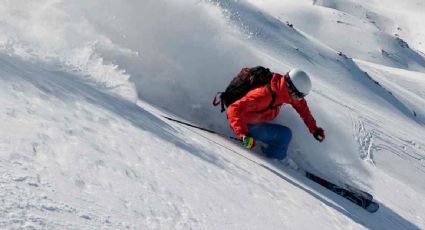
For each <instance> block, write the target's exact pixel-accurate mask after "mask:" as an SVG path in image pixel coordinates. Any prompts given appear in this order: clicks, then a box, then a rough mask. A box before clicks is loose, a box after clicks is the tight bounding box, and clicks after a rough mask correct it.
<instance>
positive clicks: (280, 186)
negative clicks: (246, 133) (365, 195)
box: [0, 0, 425, 229]
mask: <svg viewBox="0 0 425 230" xmlns="http://www.w3.org/2000/svg"><path fill="white" fill-rule="evenodd" d="M391 2H392V3H393V5H394V6H399V8H398V9H403V10H404V12H411V17H403V20H401V19H400V18H401V16H397V17H391V15H393V13H394V10H393V9H391V8H390V7H388V6H381V5H380V4H378V3H379V2H378V1H372V2H369V1H356V2H354V1H348V0H347V1H297V3H294V2H293V1H272V0H270V1H260V0H249V1H220V0H215V1H201V2H199V1H192V0H182V1H178V2H176V1H168V0H166V1H149V0H147V1H134V2H127V3H126V4H122V3H118V2H115V1H102V2H101V1H92V2H89V3H87V2H85V1H72V2H67V1H63V2H62V1H57V0H55V1H53V0H52V1H45V2H43V3H41V4H40V3H39V2H38V1H3V2H2V3H1V4H0V13H1V14H0V32H1V35H0V52H1V54H0V81H1V83H0V88H1V89H0V111H1V113H0V116H1V117H0V127H2V134H1V135H0V175H1V176H0V186H1V192H0V197H1V199H0V202H1V205H0V227H1V228H2V229H19V228H28V229H33V228H35V229H100V228H102V229H126V228H130V229H313V228H317V226H320V228H321V229H322V228H323V229H347V228H349V229H363V228H369V229H422V228H425V218H424V216H423V213H425V198H424V197H423V195H422V194H423V193H424V192H425V180H424V179H423V178H424V173H425V141H424V140H423V136H424V135H425V129H424V124H425V109H424V108H425V107H424V106H425V91H424V89H425V87H424V86H425V71H424V70H425V69H424V67H425V61H424V60H425V59H424V55H423V54H422V53H421V51H420V50H422V51H423V46H422V42H423V36H424V35H423V33H422V31H421V30H420V29H422V28H419V27H417V25H416V24H415V22H417V21H418V20H419V19H422V18H423V16H422V14H420V12H421V10H420V9H424V5H423V4H421V2H420V1H414V0H411V1H407V2H404V3H398V2H397V1H391ZM421 7H422V8H421ZM90 9H96V10H95V11H93V10H90ZM158 12H160V13H158ZM417 12H418V13H417ZM402 13H403V12H398V13H397V15H402ZM368 17H369V18H368ZM286 21H290V22H291V23H293V24H294V27H293V28H291V27H289V26H287V25H286ZM312 21H314V22H320V23H316V24H313V23H311V22H312ZM395 26H399V27H400V28H403V29H402V30H400V32H399V33H398V34H399V35H398V36H400V37H401V36H402V37H403V40H404V39H405V40H406V41H408V43H409V46H408V47H403V46H404V45H403V46H402V44H404V43H400V40H398V39H397V37H396V36H394V35H392V33H393V32H394V27H395ZM401 31H402V32H401ZM415 31H416V32H415ZM360 32H361V33H362V34H364V36H356V35H357V34H359V33H360ZM341 34H344V35H347V38H346V39H341ZM382 50H384V51H385V52H383V51H382ZM338 51H342V52H343V53H344V55H338ZM345 55H346V56H345ZM352 58H353V59H352ZM256 64H263V65H267V66H269V67H270V68H271V69H272V70H274V71H279V72H285V71H287V70H288V69H289V68H292V67H300V68H303V69H305V70H306V71H307V72H308V73H310V74H311V76H312V77H313V83H314V86H313V93H312V94H311V95H309V96H308V98H307V100H308V102H309V105H310V108H311V110H312V112H313V114H314V116H315V118H316V120H317V121H318V124H319V125H320V126H322V127H323V128H324V129H325V130H326V133H327V139H326V141H325V142H324V143H318V142H316V141H315V140H314V139H313V138H312V137H311V135H310V134H309V133H308V132H307V130H306V128H305V127H304V124H303V123H302V122H301V121H300V119H299V117H298V115H296V113H294V111H293V110H292V109H290V108H289V107H285V108H283V111H282V114H281V116H280V117H279V119H278V120H277V121H276V122H279V123H282V124H284V125H287V126H289V127H290V128H291V129H292V130H293V133H294V139H293V142H292V143H291V145H290V150H289V151H290V152H289V157H290V158H291V159H292V160H294V161H295V162H296V163H297V164H298V165H299V166H300V167H302V168H304V169H308V170H311V171H313V172H315V173H317V174H319V175H321V176H323V177H325V178H327V179H330V180H332V181H334V182H345V183H349V184H351V185H355V186H356V187H359V188H362V189H364V190H366V191H368V192H370V193H372V194H373V195H374V197H375V198H376V199H377V201H378V202H380V203H381V208H380V210H379V211H378V212H377V213H375V214H370V213H367V212H365V211H364V210H362V209H360V208H359V207H356V206H354V205H353V204H352V203H350V202H349V201H347V200H345V199H344V198H341V197H339V196H336V195H335V194H333V193H331V192H329V191H327V190H324V189H323V188H321V187H320V186H318V185H317V184H314V183H312V182H310V181H308V180H307V179H305V178H303V176H301V175H300V173H299V172H297V171H295V170H293V169H292V168H291V167H289V166H288V165H287V164H285V163H284V162H283V163H282V162H275V161H271V160H268V159H264V158H262V157H261V156H260V155H258V154H255V153H251V152H248V151H246V150H244V149H242V148H241V147H240V145H239V144H238V143H234V142H232V141H230V140H227V139H225V138H222V137H219V136H216V135H212V134H209V133H205V132H203V131H199V130H195V129H193V128H187V127H184V126H181V125H179V124H176V123H173V122H171V121H168V120H166V119H163V118H162V117H161V115H162V114H167V115H169V116H174V115H173V114H177V115H178V118H179V119H184V120H187V121H189V122H191V123H195V124H197V125H200V126H203V127H209V128H213V129H215V130H217V131H220V132H223V133H225V134H226V135H232V133H231V131H230V130H229V128H228V127H227V124H226V119H225V116H224V114H220V113H219V111H218V109H217V110H216V108H211V106H210V99H211V97H212V96H213V95H214V93H215V92H216V91H219V90H222V89H223V88H224V87H225V85H226V84H227V83H228V81H229V80H230V78H231V76H232V75H234V73H235V72H237V71H238V69H240V68H241V67H243V66H250V65H256ZM137 96H138V98H139V99H137ZM159 108H160V109H159Z"/></svg>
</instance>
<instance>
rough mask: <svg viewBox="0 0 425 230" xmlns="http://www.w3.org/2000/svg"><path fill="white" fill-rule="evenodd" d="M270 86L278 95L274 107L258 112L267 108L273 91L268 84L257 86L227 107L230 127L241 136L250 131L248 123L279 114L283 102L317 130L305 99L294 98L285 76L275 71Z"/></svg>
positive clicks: (310, 126) (265, 119)
mask: <svg viewBox="0 0 425 230" xmlns="http://www.w3.org/2000/svg"><path fill="white" fill-rule="evenodd" d="M270 88H271V90H273V92H275V94H276V97H275V101H274V103H273V107H272V108H271V109H269V110H266V111H264V112H258V111H262V110H264V109H266V108H267V107H268V106H269V105H270V103H271V101H272V92H271V91H270V89H269V88H268V87H266V86H262V87H258V88H255V89H253V90H251V91H249V92H248V93H247V94H246V95H245V96H244V97H242V98H241V99H239V100H237V101H235V102H234V103H233V104H231V105H230V106H229V107H228V108H227V118H228V120H229V123H230V127H231V128H232V129H233V131H234V132H235V133H236V135H237V136H238V137H239V138H242V137H243V136H244V135H246V134H247V133H248V124H257V123H263V122H266V121H270V120H273V119H274V118H276V117H277V115H279V111H280V107H281V106H282V104H291V105H292V107H294V109H295V110H296V111H297V112H298V114H299V115H300V116H301V118H302V119H303V120H304V123H305V124H306V126H307V127H308V129H309V131H310V133H314V131H315V130H316V128H317V126H316V121H315V120H314V118H313V116H312V115H311V113H310V110H309V108H308V105H307V101H306V100H305V99H301V100H292V98H291V96H290V95H289V92H288V89H287V87H286V80H285V78H284V77H283V76H282V75H280V74H278V73H274V74H273V77H272V80H271V82H270Z"/></svg>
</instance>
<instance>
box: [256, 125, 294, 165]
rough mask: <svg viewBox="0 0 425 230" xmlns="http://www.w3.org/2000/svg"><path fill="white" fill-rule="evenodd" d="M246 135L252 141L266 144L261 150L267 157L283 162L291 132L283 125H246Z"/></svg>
mask: <svg viewBox="0 0 425 230" xmlns="http://www.w3.org/2000/svg"><path fill="white" fill-rule="evenodd" d="M248 130H249V132H248V134H249V135H250V136H251V137H253V138H254V139H256V140H258V141H261V142H263V143H265V144H267V147H266V148H265V149H264V150H263V152H264V154H266V156H267V157H270V158H275V159H278V160H283V159H284V158H285V157H286V155H287V151H288V146H289V142H290V141H291V139H292V132H291V130H290V129H289V128H288V127H286V126H283V125H278V124H269V123H260V124H254V125H248Z"/></svg>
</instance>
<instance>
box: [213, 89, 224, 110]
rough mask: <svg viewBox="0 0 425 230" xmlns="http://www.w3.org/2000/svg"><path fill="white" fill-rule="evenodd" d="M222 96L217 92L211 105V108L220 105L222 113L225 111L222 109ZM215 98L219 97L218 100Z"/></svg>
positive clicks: (221, 93)
mask: <svg viewBox="0 0 425 230" xmlns="http://www.w3.org/2000/svg"><path fill="white" fill-rule="evenodd" d="M219 95H220V96H219ZM222 95H223V92H218V93H217V94H216V95H215V97H214V99H213V101H212V104H213V106H217V105H219V104H221V112H224V111H225V110H226V109H225V108H224V102H223V99H222ZM217 96H219V98H220V100H217Z"/></svg>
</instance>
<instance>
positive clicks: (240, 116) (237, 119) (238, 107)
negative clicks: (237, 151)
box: [227, 88, 271, 139]
mask: <svg viewBox="0 0 425 230" xmlns="http://www.w3.org/2000/svg"><path fill="white" fill-rule="evenodd" d="M264 90H266V89H264V88H258V89H255V90H253V91H251V92H249V93H248V94H247V95H245V96H244V97H242V98H241V99H239V100H237V101H235V102H234V103H233V104H231V105H230V106H229V108H227V119H229V124H230V127H231V128H232V129H233V131H234V132H235V134H236V135H237V136H238V137H239V138H240V139H242V137H243V136H244V135H246V134H247V133H248V123H247V121H246V119H245V118H246V117H248V116H249V115H248V113H250V112H252V111H259V110H261V109H264V108H265V107H267V106H268V104H267V103H270V100H271V99H269V97H270V98H271V95H270V93H268V92H267V93H265V92H264Z"/></svg>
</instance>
